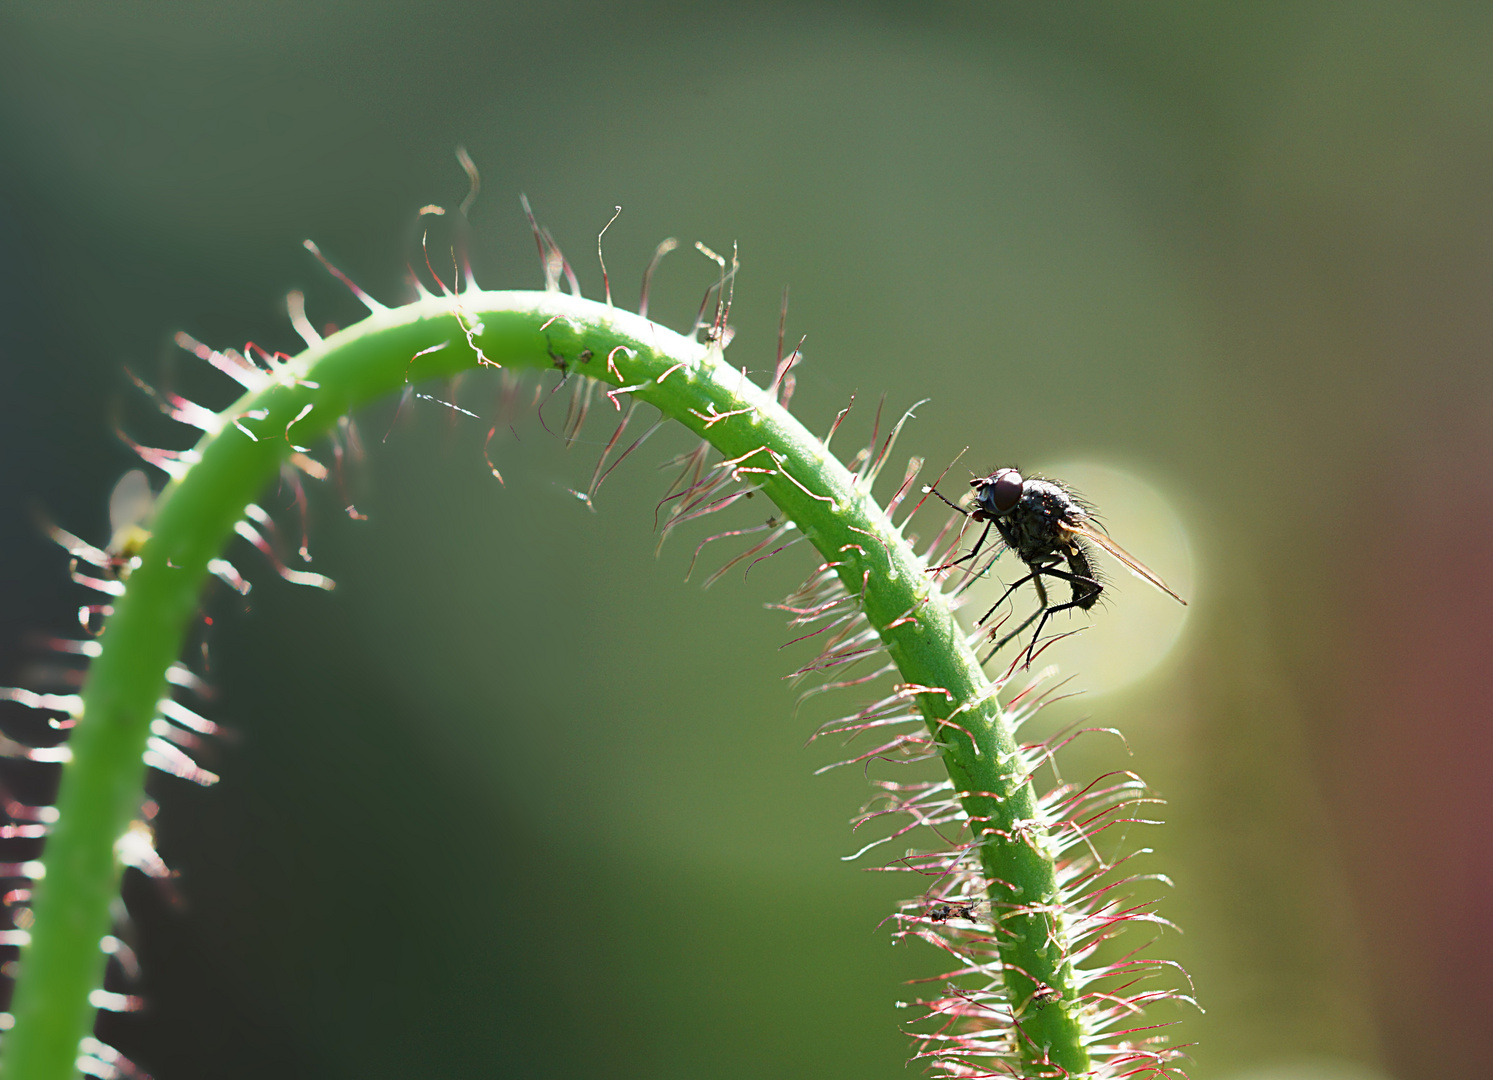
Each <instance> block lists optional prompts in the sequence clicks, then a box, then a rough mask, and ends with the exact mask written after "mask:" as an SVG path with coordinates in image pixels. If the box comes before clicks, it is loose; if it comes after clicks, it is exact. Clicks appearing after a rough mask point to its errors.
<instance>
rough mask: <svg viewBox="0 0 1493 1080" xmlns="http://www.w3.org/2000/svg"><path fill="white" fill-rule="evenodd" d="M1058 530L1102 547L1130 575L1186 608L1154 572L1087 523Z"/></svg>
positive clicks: (1080, 522)
mask: <svg viewBox="0 0 1493 1080" xmlns="http://www.w3.org/2000/svg"><path fill="white" fill-rule="evenodd" d="M1059 528H1061V529H1063V530H1064V531H1065V532H1070V533H1077V534H1078V535H1079V536H1082V537H1083V538H1084V539H1085V540H1092V541H1093V542H1094V543H1096V544H1098V545H1099V546H1100V547H1102V548H1103V549H1104V550H1105V551H1107V552H1109V553H1110V554H1111V555H1113V556H1114V557H1115V558H1116V559H1119V560H1120V562H1122V563H1124V564H1125V569H1126V570H1129V571H1130V572H1131V573H1132V574H1134V575H1135V576H1136V577H1138V578H1140V579H1141V580H1142V581H1147V582H1150V583H1151V584H1152V585H1155V586H1156V587H1157V588H1158V589H1160V590H1161V591H1162V592H1164V593H1166V595H1168V596H1170V597H1171V598H1172V599H1173V600H1175V601H1177V603H1179V604H1182V605H1183V606H1184V607H1185V606H1186V604H1187V601H1186V600H1183V599H1182V598H1181V597H1180V596H1178V595H1177V594H1176V593H1174V592H1172V590H1171V589H1170V588H1169V587H1168V586H1167V583H1166V582H1164V581H1162V580H1161V578H1159V577H1157V576H1156V573H1155V571H1153V570H1151V569H1150V568H1149V567H1148V566H1146V565H1145V563H1143V562H1141V561H1140V560H1139V559H1137V558H1136V557H1135V556H1134V555H1132V554H1130V552H1128V551H1126V550H1125V549H1124V548H1122V547H1121V546H1120V545H1119V544H1117V543H1115V542H1114V541H1113V540H1111V539H1110V538H1109V537H1108V536H1106V535H1105V534H1104V533H1102V532H1100V531H1099V530H1098V529H1097V528H1095V527H1094V526H1092V525H1090V524H1089V523H1088V522H1086V521H1079V522H1076V523H1075V522H1067V521H1064V522H1060V523H1059Z"/></svg>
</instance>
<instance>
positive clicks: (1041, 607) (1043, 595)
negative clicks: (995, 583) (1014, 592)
mask: <svg viewBox="0 0 1493 1080" xmlns="http://www.w3.org/2000/svg"><path fill="white" fill-rule="evenodd" d="M1045 569H1046V567H1042V566H1037V567H1033V568H1032V572H1031V573H1030V574H1028V575H1027V576H1026V577H1024V578H1022V579H1021V581H1018V582H1017V583H1016V585H1021V584H1024V583H1025V582H1027V581H1030V582H1031V583H1032V584H1033V585H1035V586H1036V587H1037V603H1038V607H1037V610H1036V611H1034V612H1032V613H1031V614H1030V615H1028V616H1027V618H1026V621H1025V622H1023V623H1022V624H1021V625H1020V626H1018V627H1017V628H1016V629H1015V630H1012V631H1011V632H1010V633H1009V634H1007V635H1006V636H1005V637H1003V638H1001V639H1000V640H999V641H997V642H996V643H995V646H994V647H993V648H992V649H991V650H990V651H989V652H988V653H986V654H985V659H983V660H981V661H980V663H981V664H988V663H990V658H991V657H992V656H994V655H995V654H996V653H998V652H1000V651H1001V650H1002V649H1004V648H1005V647H1006V644H1007V643H1008V642H1009V641H1010V640H1011V639H1012V638H1014V637H1015V636H1016V635H1017V634H1019V633H1021V632H1022V631H1023V630H1025V629H1026V628H1027V627H1028V626H1031V625H1032V623H1034V622H1036V621H1037V616H1039V615H1041V614H1043V613H1044V612H1045V611H1046V610H1047V587H1046V586H1045V585H1043V584H1042V577H1041V575H1042V572H1043V571H1044V570H1045ZM1016 585H1012V586H1011V589H1014V588H1016ZM1011 589H1007V590H1006V596H1010V595H1011ZM1006 596H1002V597H1001V598H1000V600H998V601H996V604H995V607H1000V606H1001V603H1002V602H1004V601H1005V599H1006ZM995 607H993V608H991V609H990V610H989V611H987V612H985V619H988V618H990V616H991V615H992V614H994V613H995ZM985 619H981V620H980V622H984V621H985Z"/></svg>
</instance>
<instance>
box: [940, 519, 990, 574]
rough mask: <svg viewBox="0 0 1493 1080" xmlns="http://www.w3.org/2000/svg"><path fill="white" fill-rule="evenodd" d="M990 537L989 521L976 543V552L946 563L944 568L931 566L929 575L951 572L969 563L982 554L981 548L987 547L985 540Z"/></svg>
mask: <svg viewBox="0 0 1493 1080" xmlns="http://www.w3.org/2000/svg"><path fill="white" fill-rule="evenodd" d="M989 535H990V522H988V521H987V522H986V523H985V531H984V532H982V533H981V534H980V538H979V539H978V540H976V541H975V546H974V550H973V551H971V552H970V553H969V554H968V555H964V556H961V557H960V558H957V559H955V560H954V561H953V562H946V563H944V564H943V565H942V566H930V567H928V570H927V573H930V574H936V573H938V572H939V571H940V570H951V569H953V568H954V567H956V566H958V565H959V564H960V563H962V562H969V561H970V560H971V559H973V558H974V557H975V556H976V555H978V554H980V548H982V547H984V546H985V538H986V537H987V536H989Z"/></svg>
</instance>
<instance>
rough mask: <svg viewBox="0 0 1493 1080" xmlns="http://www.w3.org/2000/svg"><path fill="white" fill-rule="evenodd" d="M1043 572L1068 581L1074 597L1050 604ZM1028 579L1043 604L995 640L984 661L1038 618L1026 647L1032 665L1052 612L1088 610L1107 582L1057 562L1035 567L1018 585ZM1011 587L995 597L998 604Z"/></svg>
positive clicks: (992, 610) (1029, 664) (1027, 658)
mask: <svg viewBox="0 0 1493 1080" xmlns="http://www.w3.org/2000/svg"><path fill="white" fill-rule="evenodd" d="M1044 574H1045V575H1047V576H1048V577H1055V578H1059V579H1060V580H1062V581H1066V582H1069V583H1070V584H1071V585H1072V586H1073V590H1074V594H1075V598H1074V599H1073V600H1070V601H1069V602H1068V603H1066V604H1051V605H1049V604H1048V602H1047V588H1046V587H1045V586H1044V585H1043V584H1042V575H1044ZM1028 579H1030V580H1031V581H1032V582H1033V584H1035V585H1036V586H1037V599H1038V600H1040V601H1041V605H1042V606H1041V607H1039V608H1038V609H1037V610H1036V611H1034V612H1032V613H1031V615H1029V616H1028V617H1027V619H1026V621H1025V622H1023V623H1022V624H1021V625H1020V626H1018V627H1017V628H1016V629H1014V630H1012V631H1011V632H1010V633H1009V634H1007V635H1005V636H1004V637H1002V638H1001V639H1000V640H999V641H997V642H996V643H995V647H994V648H992V649H991V650H990V652H989V653H988V654H987V655H986V657H985V659H984V660H982V661H981V663H982V664H984V663H989V662H990V658H991V657H993V656H994V655H995V654H996V653H998V652H1000V651H1001V649H1003V648H1005V646H1006V644H1007V643H1008V642H1010V640H1011V639H1012V638H1014V637H1016V635H1017V634H1020V633H1021V632H1022V631H1023V630H1025V629H1026V628H1027V627H1028V626H1030V625H1032V623H1034V622H1036V623H1037V630H1036V632H1035V633H1033V634H1032V643H1031V644H1030V645H1028V646H1027V650H1026V666H1027V667H1031V666H1032V658H1033V656H1034V654H1035V650H1036V648H1037V641H1038V640H1039V639H1040V638H1041V637H1042V628H1043V627H1044V626H1046V625H1047V620H1048V619H1050V618H1051V617H1052V616H1053V615H1055V614H1057V613H1058V612H1059V611H1068V610H1069V609H1071V608H1083V609H1084V610H1086V611H1087V610H1088V609H1089V608H1091V607H1093V606H1094V601H1096V600H1098V599H1099V594H1100V593H1102V592H1103V591H1104V586H1103V585H1101V584H1099V582H1097V581H1095V580H1094V579H1093V578H1089V577H1082V576H1080V575H1078V574H1070V573H1069V572H1068V571H1066V570H1059V569H1058V568H1057V567H1055V566H1038V567H1034V568H1033V569H1032V572H1031V573H1030V574H1028V575H1027V577H1024V578H1022V579H1021V581H1018V582H1017V583H1016V585H1021V584H1024V583H1025V582H1026V581H1027V580H1028ZM1016 585H1012V586H1011V589H1014V588H1016ZM1081 586H1087V591H1085V592H1084V593H1083V594H1081V595H1079V593H1078V589H1079V588H1080V587H1081ZM1011 589H1007V590H1006V594H1005V596H1002V597H1001V598H1000V600H998V601H996V604H995V607H1000V605H1001V604H1002V603H1003V602H1004V601H1005V599H1006V596H1009V595H1010V594H1011ZM995 607H993V608H991V609H990V610H989V611H987V612H986V613H985V618H984V619H981V620H980V622H984V621H985V619H988V618H990V616H991V614H993V613H994V611H995ZM1039 616H1040V617H1041V621H1040V622H1037V619H1038V617H1039Z"/></svg>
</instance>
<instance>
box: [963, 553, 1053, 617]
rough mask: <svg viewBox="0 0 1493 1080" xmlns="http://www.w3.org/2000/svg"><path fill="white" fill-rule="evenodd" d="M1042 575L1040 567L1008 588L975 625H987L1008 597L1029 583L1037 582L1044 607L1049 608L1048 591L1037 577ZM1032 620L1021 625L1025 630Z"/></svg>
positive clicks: (1038, 593) (1038, 592)
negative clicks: (986, 621) (987, 620)
mask: <svg viewBox="0 0 1493 1080" xmlns="http://www.w3.org/2000/svg"><path fill="white" fill-rule="evenodd" d="M1041 573H1042V568H1041V567H1038V568H1037V569H1035V570H1033V571H1032V572H1031V573H1030V574H1028V575H1027V576H1026V577H1024V578H1022V579H1021V580H1019V581H1017V582H1016V583H1015V584H1013V585H1009V586H1007V588H1006V591H1005V592H1003V593H1001V598H1000V599H999V600H997V601H996V602H995V603H993V604H991V605H990V610H989V611H987V612H985V614H983V615H981V616H980V620H979V622H977V623H975V625H976V626H983V625H984V623H985V620H986V619H988V618H990V616H992V615H994V614H995V609H996V608H998V607H1000V606H1001V605H1002V604H1004V603H1005V602H1006V597H1008V596H1010V595H1011V594H1012V593H1013V592H1015V591H1016V590H1017V589H1019V588H1021V586H1023V585H1025V584H1026V583H1027V582H1028V581H1035V582H1036V583H1037V595H1038V596H1039V597H1041V598H1042V607H1046V606H1047V590H1046V589H1044V588H1043V587H1042V579H1041V578H1040V577H1038V576H1037V575H1039V574H1041ZM1038 610H1039V611H1040V610H1041V608H1039V609H1038ZM1035 618H1036V616H1035V615H1033V616H1032V619H1035ZM1032 619H1028V620H1027V621H1026V622H1024V623H1022V624H1021V625H1022V627H1023V628H1024V627H1026V626H1027V624H1028V623H1030V622H1031V621H1032Z"/></svg>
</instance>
